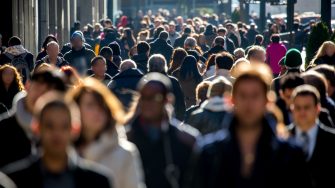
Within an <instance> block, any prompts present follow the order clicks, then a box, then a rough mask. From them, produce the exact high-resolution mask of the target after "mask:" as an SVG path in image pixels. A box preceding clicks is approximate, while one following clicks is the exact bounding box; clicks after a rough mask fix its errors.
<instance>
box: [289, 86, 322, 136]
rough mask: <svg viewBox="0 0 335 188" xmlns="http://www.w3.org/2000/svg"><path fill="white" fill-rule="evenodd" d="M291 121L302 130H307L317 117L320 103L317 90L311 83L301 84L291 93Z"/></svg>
mask: <svg viewBox="0 0 335 188" xmlns="http://www.w3.org/2000/svg"><path fill="white" fill-rule="evenodd" d="M291 100H292V104H291V111H292V115H293V121H294V124H295V125H296V126H298V127H299V128H300V129H302V131H308V130H309V128H311V127H312V126H314V125H315V123H316V120H317V119H318V116H319V113H320V109H321V105H320V94H319V92H318V90H317V89H316V88H315V87H313V86H311V85H301V86H299V87H297V88H296V89H295V90H294V91H293V93H292V97H291Z"/></svg>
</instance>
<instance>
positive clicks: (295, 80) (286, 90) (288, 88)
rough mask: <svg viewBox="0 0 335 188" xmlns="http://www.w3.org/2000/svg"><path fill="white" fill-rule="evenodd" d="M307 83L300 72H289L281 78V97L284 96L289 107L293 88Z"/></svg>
mask: <svg viewBox="0 0 335 188" xmlns="http://www.w3.org/2000/svg"><path fill="white" fill-rule="evenodd" d="M304 83H305V81H304V79H302V78H301V76H300V75H299V73H288V74H287V75H285V76H283V77H282V78H280V81H279V85H280V89H279V94H280V98H282V99H283V100H284V101H285V103H286V105H287V107H289V105H290V104H291V95H292V92H293V90H294V89H295V88H296V87H298V86H300V85H303V84H304Z"/></svg>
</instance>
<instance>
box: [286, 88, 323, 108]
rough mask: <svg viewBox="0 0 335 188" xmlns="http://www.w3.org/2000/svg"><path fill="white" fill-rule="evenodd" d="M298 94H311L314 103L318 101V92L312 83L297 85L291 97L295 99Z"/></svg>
mask: <svg viewBox="0 0 335 188" xmlns="http://www.w3.org/2000/svg"><path fill="white" fill-rule="evenodd" d="M299 96H311V97H313V99H314V103H315V105H317V104H319V103H320V93H319V91H318V90H317V89H316V88H315V87H314V86H312V85H301V86H298V87H297V88H296V89H295V90H294V91H293V93H292V96H291V99H293V100H294V99H296V98H297V97H299Z"/></svg>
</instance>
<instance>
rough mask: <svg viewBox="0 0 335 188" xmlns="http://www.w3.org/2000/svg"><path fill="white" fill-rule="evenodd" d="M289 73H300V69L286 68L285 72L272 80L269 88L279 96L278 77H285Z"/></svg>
mask: <svg viewBox="0 0 335 188" xmlns="http://www.w3.org/2000/svg"><path fill="white" fill-rule="evenodd" d="M289 73H300V70H299V69H290V70H287V71H286V73H285V74H283V75H281V76H278V77H277V78H275V79H273V80H272V83H271V89H272V90H273V91H274V92H275V93H276V95H277V96H280V95H279V89H280V79H281V78H283V77H285V76H286V75H287V74H289Z"/></svg>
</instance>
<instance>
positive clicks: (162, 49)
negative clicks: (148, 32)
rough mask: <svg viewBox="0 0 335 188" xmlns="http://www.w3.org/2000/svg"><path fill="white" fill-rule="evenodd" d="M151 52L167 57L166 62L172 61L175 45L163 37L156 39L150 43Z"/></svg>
mask: <svg viewBox="0 0 335 188" xmlns="http://www.w3.org/2000/svg"><path fill="white" fill-rule="evenodd" d="M150 48H151V50H150V54H151V55H152V54H162V55H163V56H164V57H165V60H166V62H170V59H171V56H172V53H173V47H172V46H171V45H170V44H168V43H167V41H165V40H163V39H159V38H158V39H156V40H155V41H154V42H152V43H150Z"/></svg>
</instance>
